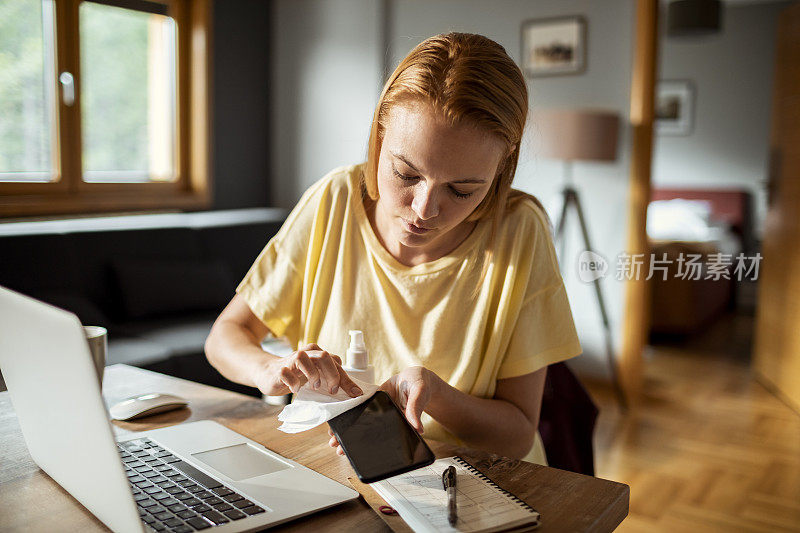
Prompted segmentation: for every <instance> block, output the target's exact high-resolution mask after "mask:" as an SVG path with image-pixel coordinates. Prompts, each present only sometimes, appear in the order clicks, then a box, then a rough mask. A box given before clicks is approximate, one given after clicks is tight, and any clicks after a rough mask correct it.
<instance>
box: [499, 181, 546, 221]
mask: <svg viewBox="0 0 800 533" xmlns="http://www.w3.org/2000/svg"><path fill="white" fill-rule="evenodd" d="M503 226H505V227H507V228H509V229H512V230H514V231H519V230H540V231H542V230H543V231H547V232H550V229H551V222H550V218H549V217H548V216H547V212H546V211H545V209H544V206H543V205H542V203H541V202H540V201H539V199H538V198H536V197H535V196H533V195H531V194H528V193H525V192H522V191H519V190H517V189H511V191H510V192H509V195H508V200H507V201H506V211H505V214H504V216H503Z"/></svg>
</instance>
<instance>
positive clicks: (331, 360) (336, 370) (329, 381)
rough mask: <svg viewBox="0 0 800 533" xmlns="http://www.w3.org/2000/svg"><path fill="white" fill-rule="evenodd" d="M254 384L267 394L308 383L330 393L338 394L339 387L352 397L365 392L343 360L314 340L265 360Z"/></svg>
mask: <svg viewBox="0 0 800 533" xmlns="http://www.w3.org/2000/svg"><path fill="white" fill-rule="evenodd" d="M255 383H256V386H258V389H259V390H260V391H261V392H262V393H264V394H266V395H267V396H283V395H284V394H289V393H290V392H292V393H295V394H296V393H297V391H299V390H300V387H302V386H303V385H305V384H306V383H310V384H311V388H312V389H314V390H320V391H324V392H328V393H330V394H336V393H337V392H338V390H339V389H340V388H341V389H342V390H344V391H345V392H346V393H347V394H348V396H351V397H353V398H355V397H356V396H360V395H362V394H364V392H363V391H362V390H361V388H360V387H359V386H358V385H356V384H355V383H354V382H353V380H352V379H350V376H348V375H347V372H345V371H344V369H343V368H342V359H341V358H340V357H339V356H338V355H332V354H330V353H328V352H326V351H325V350H323V349H322V348H320V347H319V346H318V345H317V344H313V343H312V344H307V345H306V346H304V347H303V348H301V349H300V350H297V351H296V352H293V353H292V354H291V355H289V356H287V357H282V358H280V359H277V360H273V361H270V362H268V363H266V364H265V365H264V366H263V367H262V369H261V371H260V372H259V375H258V376H256V378H255Z"/></svg>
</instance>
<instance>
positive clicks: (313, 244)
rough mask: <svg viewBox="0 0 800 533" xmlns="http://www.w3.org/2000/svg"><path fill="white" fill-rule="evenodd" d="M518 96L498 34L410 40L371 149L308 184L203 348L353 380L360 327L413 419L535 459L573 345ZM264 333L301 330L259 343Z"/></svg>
mask: <svg viewBox="0 0 800 533" xmlns="http://www.w3.org/2000/svg"><path fill="white" fill-rule="evenodd" d="M527 112H528V93H527V89H526V86H525V80H524V77H523V76H522V73H521V72H520V69H519V68H518V67H517V66H516V65H515V64H514V62H513V61H512V60H511V59H510V58H509V57H508V55H507V54H506V52H505V50H504V49H503V48H502V47H501V46H500V45H498V44H497V43H495V42H494V41H492V40H490V39H487V38H485V37H482V36H479V35H472V34H463V33H450V34H446V35H438V36H435V37H432V38H430V39H427V40H426V41H424V42H423V43H421V44H420V45H419V46H417V47H416V48H414V50H412V51H411V52H410V53H409V55H408V56H407V57H406V58H405V59H403V61H402V62H401V63H400V65H399V66H398V67H397V69H396V70H395V71H394V73H393V74H392V75H391V77H390V78H389V80H388V81H387V82H386V85H385V87H384V89H383V92H382V94H381V97H380V100H379V102H378V105H377V108H376V110H375V115H374V117H373V121H372V130H371V134H370V139H369V148H368V155H367V161H366V163H363V164H359V165H354V166H349V167H344V168H339V169H336V170H333V171H332V172H331V173H329V174H328V175H327V176H325V177H324V178H323V179H322V180H321V181H319V182H318V183H317V184H315V185H314V186H312V187H311V188H310V189H309V190H308V191H307V192H306V193H305V194H304V195H303V197H302V199H301V200H300V202H299V203H298V205H297V206H296V207H295V209H294V210H293V211H292V213H291V215H290V216H289V217H288V219H287V220H286V223H285V224H284V226H283V227H282V228H281V230H280V231H279V232H278V234H277V235H276V236H275V237H274V238H273V239H272V240H271V241H270V242H269V244H268V245H267V246H266V248H265V249H264V250H263V252H262V253H261V254H260V255H259V257H258V259H257V260H256V262H255V264H254V265H253V267H252V268H251V269H250V271H249V272H248V274H247V276H246V277H245V279H244V280H243V281H242V283H241V284H240V285H239V287H238V289H237V294H236V296H235V297H234V298H233V300H232V301H231V303H230V304H229V305H228V306H227V307H226V308H225V310H224V311H223V312H222V314H221V315H220V317H219V318H218V319H217V321H216V323H215V324H214V327H213V328H212V330H211V334H210V335H209V338H208V341H207V342H206V353H207V356H208V359H209V361H210V362H211V364H213V365H214V366H215V367H216V368H217V369H218V370H219V371H220V372H221V373H222V374H223V375H224V376H226V377H227V378H229V379H231V380H233V381H236V382H238V383H243V384H246V385H251V386H255V387H258V388H259V389H260V390H261V391H262V392H263V393H264V394H268V395H279V394H286V393H288V392H289V391H292V392H295V391H297V390H298V389H299V388H300V387H301V386H303V385H304V384H306V383H309V384H310V385H309V386H311V387H313V388H315V389H324V390H329V391H331V392H334V391H336V390H337V389H338V388H339V387H341V388H343V389H344V390H346V391H347V392H348V394H350V395H351V396H357V395H359V394H361V393H362V392H361V390H360V389H358V387H357V386H355V384H354V383H353V382H352V381H351V380H350V379H349V378H348V376H347V374H346V373H345V372H344V370H343V369H342V368H341V363H342V361H341V358H340V357H339V355H340V354H341V355H343V354H344V352H345V350H346V348H347V346H348V330H350V329H360V330H363V331H364V334H365V338H366V342H367V347H368V349H369V353H370V362H371V363H372V364H373V365H374V367H375V373H376V379H377V380H378V381H377V382H378V383H382V386H381V388H382V389H383V390H386V391H387V392H388V393H389V394H390V395H391V396H392V397H393V398H394V399H395V401H396V402H397V403H398V405H400V406H401V407H402V408H403V409H405V414H406V417H407V418H408V420H409V421H410V422H411V424H412V425H413V426H414V427H415V428H416V429H417V431H419V432H423V431H424V433H425V435H426V437H430V438H434V439H439V440H444V441H449V442H452V443H456V444H461V445H466V446H471V447H474V448H479V449H483V450H487V451H491V452H494V453H497V454H501V455H505V456H508V457H514V458H525V459H527V460H530V461H535V462H538V463H542V464H544V463H545V460H546V459H545V456H544V449H543V447H542V445H541V440H540V439H538V438H537V437H538V433H537V426H538V420H539V410H540V405H541V398H542V390H543V387H544V380H545V372H546V367H547V365H549V364H551V363H555V362H557V361H562V360H564V359H567V358H569V357H573V356H575V355H578V354H579V353H580V351H581V348H580V345H579V343H578V339H577V335H576V333H575V327H574V325H573V321H572V315H571V312H570V309H569V303H568V301H567V297H566V294H565V291H564V285H563V282H562V279H561V276H560V274H559V270H558V265H557V263H556V257H555V253H554V251H553V246H552V242H551V237H550V227H549V223H548V221H547V218H546V216H545V214H544V212H543V210H542V208H541V205H540V204H539V203H538V202H537V201H536V200H535V199H534V198H533V197H531V196H528V195H525V194H523V193H520V192H518V191H514V190H512V189H511V182H512V180H513V177H514V173H515V170H516V166H517V159H518V157H519V149H520V140H521V138H522V133H523V129H524V126H525V120H526V118H527ZM269 333H271V334H273V335H275V336H278V337H283V336H285V337H286V338H288V340H289V341H290V342H291V343H292V344H293V346H299V347H301V348H300V349H298V350H297V351H296V352H294V353H293V354H292V355H291V356H289V357H285V358H280V357H277V356H274V355H272V354H269V353H265V352H264V351H263V350H262V349H261V347H260V341H261V340H262V339H263V338H264V337H265V336H266V335H267V334H269ZM330 444H331V446H338V443H337V442H336V441H335V439H333V438H332V439H331V443H330ZM337 451H338V452H339V453H341V449H340V448H338V449H337Z"/></svg>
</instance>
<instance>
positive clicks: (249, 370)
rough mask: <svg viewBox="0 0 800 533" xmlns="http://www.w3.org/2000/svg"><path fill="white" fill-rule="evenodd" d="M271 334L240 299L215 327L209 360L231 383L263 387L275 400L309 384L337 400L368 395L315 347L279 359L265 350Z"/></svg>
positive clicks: (209, 343) (337, 361)
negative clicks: (340, 393) (340, 396)
mask: <svg viewBox="0 0 800 533" xmlns="http://www.w3.org/2000/svg"><path fill="white" fill-rule="evenodd" d="M267 333H269V329H268V328H267V326H265V325H264V323H263V322H261V320H260V319H259V318H258V317H257V316H256V315H254V314H253V312H252V311H251V310H250V307H249V306H248V305H247V302H246V301H245V300H244V298H242V297H241V296H240V295H238V294H237V295H236V296H234V297H233V300H231V302H230V303H229V304H228V305H227V307H225V309H224V310H223V311H222V313H220V315H219V317H218V318H217V320H216V321H215V322H214V325H213V326H212V327H211V332H210V333H209V335H208V338H207V339H206V344H205V351H206V357H207V358H208V361H209V362H210V363H211V365H212V366H213V367H214V368H216V369H217V370H218V371H219V372H220V374H222V375H223V376H225V377H226V378H228V379H229V380H231V381H234V382H236V383H241V384H242V385H249V386H251V387H258V389H260V390H261V392H263V393H264V394H267V395H269V396H279V395H283V394H288V393H289V392H290V391H291V392H297V391H298V390H299V389H300V387H302V386H303V385H304V384H305V383H306V382H310V383H311V384H312V388H314V389H319V388H323V387H324V388H325V389H326V390H328V391H329V392H331V393H332V394H335V393H336V391H337V390H338V389H339V387H342V388H343V389H344V390H345V391H346V392H347V393H348V394H349V395H350V396H353V397H355V396H359V395H360V394H363V393H362V391H361V389H360V388H358V386H357V385H356V384H355V383H353V381H352V380H351V379H350V378H349V377H348V376H347V373H346V372H345V371H344V370H343V369H342V366H341V365H342V360H341V359H340V358H339V357H338V356H336V355H331V354H329V353H328V352H326V351H324V350H322V349H321V348H320V347H319V346H317V345H316V344H309V345H307V346H305V347H304V348H302V349H300V350H297V351H296V352H294V353H292V354H291V355H289V356H287V357H279V356H277V355H274V354H271V353H269V352H266V351H264V350H263V349H262V348H261V341H262V340H263V339H264V337H266V336H267Z"/></svg>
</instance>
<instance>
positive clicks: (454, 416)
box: [406, 367, 547, 459]
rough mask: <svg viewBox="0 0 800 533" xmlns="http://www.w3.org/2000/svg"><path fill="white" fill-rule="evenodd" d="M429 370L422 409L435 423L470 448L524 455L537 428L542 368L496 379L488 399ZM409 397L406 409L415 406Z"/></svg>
mask: <svg viewBox="0 0 800 533" xmlns="http://www.w3.org/2000/svg"><path fill="white" fill-rule="evenodd" d="M429 373H430V374H431V375H432V376H433V378H432V382H433V383H434V385H433V387H432V393H431V399H430V402H429V403H428V405H427V406H425V408H424V410H425V412H427V413H428V414H429V415H430V416H431V417H433V418H434V419H435V420H436V421H437V422H439V423H440V424H441V425H442V426H444V427H445V428H446V429H447V430H448V431H450V432H451V433H453V434H454V435H455V436H456V437H458V438H459V439H460V440H462V441H463V442H464V443H465V444H466V445H468V446H471V447H473V448H478V449H481V450H486V451H490V452H493V453H497V454H500V455H504V456H506V457H511V458H514V459H521V458H523V457H524V456H525V455H527V454H528V452H529V451H530V449H531V446H533V441H534V438H535V435H536V430H537V428H538V427H539V412H540V409H541V406H542V393H543V392H544V381H545V377H546V375H547V368H546V367H545V368H542V369H541V370H537V371H536V372H532V373H530V374H526V375H524V376H519V377H515V378H508V379H500V380H498V381H497V388H496V390H495V393H494V398H491V399H485V398H478V397H476V396H472V395H470V394H465V393H463V392H461V391H459V390H458V389H455V388H453V387H451V386H450V385H448V384H447V382H445V381H444V380H442V379H441V378H439V377H438V376H436V375H435V374H434V373H433V372H429ZM411 400H412V398H411V397H409V404H408V406H407V411H406V412H408V411H409V410H411V411H413V412H416V411H417V410H418V409H419V406H418V405H412V403H411ZM420 412H421V411H420Z"/></svg>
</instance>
